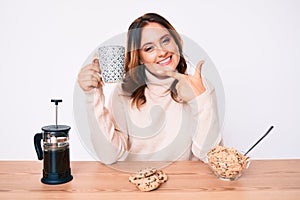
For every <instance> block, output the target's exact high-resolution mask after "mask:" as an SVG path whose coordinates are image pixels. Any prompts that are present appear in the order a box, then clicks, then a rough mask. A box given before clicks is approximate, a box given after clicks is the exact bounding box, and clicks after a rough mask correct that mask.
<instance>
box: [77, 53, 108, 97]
mask: <svg viewBox="0 0 300 200" xmlns="http://www.w3.org/2000/svg"><path fill="white" fill-rule="evenodd" d="M78 83H79V86H80V88H81V89H82V90H83V91H85V92H88V91H90V90H91V89H93V88H99V87H102V86H103V85H104V83H103V81H102V78H101V75H100V65H99V60H98V59H97V58H96V59H94V60H93V62H92V63H91V64H88V65H86V66H85V67H83V68H82V69H81V70H80V72H79V74H78Z"/></svg>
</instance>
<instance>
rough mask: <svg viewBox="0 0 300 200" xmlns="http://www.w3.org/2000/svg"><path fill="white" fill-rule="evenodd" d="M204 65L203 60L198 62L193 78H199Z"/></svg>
mask: <svg viewBox="0 0 300 200" xmlns="http://www.w3.org/2000/svg"><path fill="white" fill-rule="evenodd" d="M204 63H205V61H204V60H200V61H199V62H198V64H197V67H196V70H195V73H194V75H193V76H194V77H197V78H201V72H202V66H203V64H204Z"/></svg>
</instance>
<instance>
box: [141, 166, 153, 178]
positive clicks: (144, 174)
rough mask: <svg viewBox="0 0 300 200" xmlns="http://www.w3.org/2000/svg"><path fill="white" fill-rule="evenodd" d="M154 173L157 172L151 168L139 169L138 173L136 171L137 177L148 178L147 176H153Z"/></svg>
mask: <svg viewBox="0 0 300 200" xmlns="http://www.w3.org/2000/svg"><path fill="white" fill-rule="evenodd" d="M156 172H157V169H155V168H152V167H151V168H145V169H141V170H140V171H138V173H137V177H148V176H151V175H153V174H155V173H156Z"/></svg>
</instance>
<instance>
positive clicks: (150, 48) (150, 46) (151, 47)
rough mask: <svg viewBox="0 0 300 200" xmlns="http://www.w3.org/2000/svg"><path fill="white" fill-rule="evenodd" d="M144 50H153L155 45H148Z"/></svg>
mask: <svg viewBox="0 0 300 200" xmlns="http://www.w3.org/2000/svg"><path fill="white" fill-rule="evenodd" d="M143 49H144V51H146V52H151V51H153V50H154V46H153V45H147V46H144V48H143Z"/></svg>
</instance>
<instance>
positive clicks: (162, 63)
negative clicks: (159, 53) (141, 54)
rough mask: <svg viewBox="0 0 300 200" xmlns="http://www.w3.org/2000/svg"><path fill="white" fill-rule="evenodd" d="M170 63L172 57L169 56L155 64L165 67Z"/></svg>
mask: <svg viewBox="0 0 300 200" xmlns="http://www.w3.org/2000/svg"><path fill="white" fill-rule="evenodd" d="M171 62H172V56H169V57H167V58H165V59H163V60H161V61H159V62H157V64H159V65H161V66H165V65H168V64H170V63H171Z"/></svg>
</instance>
